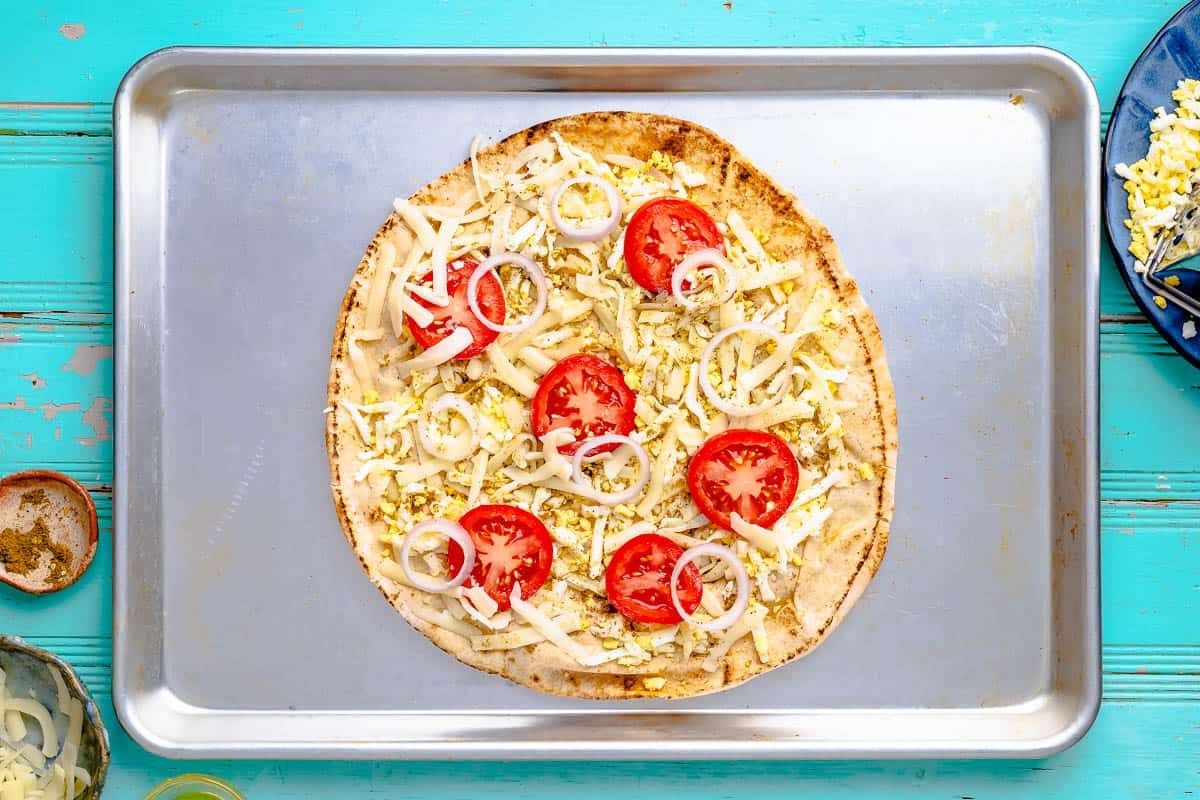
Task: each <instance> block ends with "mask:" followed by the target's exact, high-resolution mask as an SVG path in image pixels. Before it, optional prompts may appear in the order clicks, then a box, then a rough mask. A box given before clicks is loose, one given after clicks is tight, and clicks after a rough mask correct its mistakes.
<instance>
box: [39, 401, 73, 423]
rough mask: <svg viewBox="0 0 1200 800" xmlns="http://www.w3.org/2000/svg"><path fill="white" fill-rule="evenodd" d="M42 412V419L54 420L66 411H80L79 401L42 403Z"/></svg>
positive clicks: (40, 407)
mask: <svg viewBox="0 0 1200 800" xmlns="http://www.w3.org/2000/svg"><path fill="white" fill-rule="evenodd" d="M38 408H39V409H41V412H42V419H46V420H52V419H54V418H55V417H57V416H58V415H59V414H61V413H63V412H64V411H79V410H80V405H79V403H42V404H41V405H40V406H38Z"/></svg>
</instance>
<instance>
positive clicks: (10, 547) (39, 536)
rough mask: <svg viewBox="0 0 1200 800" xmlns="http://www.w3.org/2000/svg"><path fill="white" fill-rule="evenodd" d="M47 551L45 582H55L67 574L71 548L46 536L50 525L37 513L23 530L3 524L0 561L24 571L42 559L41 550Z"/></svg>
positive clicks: (69, 565) (25, 572) (63, 579)
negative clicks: (29, 526)
mask: <svg viewBox="0 0 1200 800" xmlns="http://www.w3.org/2000/svg"><path fill="white" fill-rule="evenodd" d="M46 552H48V553H50V575H49V576H48V578H47V582H48V583H50V584H58V583H61V582H62V581H65V580H66V579H67V578H69V577H70V575H71V548H69V547H67V546H66V545H62V544H57V543H56V542H55V541H54V540H53V539H51V538H50V529H49V528H47V527H46V523H45V522H44V521H43V520H42V518H41V517H38V518H37V519H36V520H35V521H34V523H33V527H32V528H30V529H29V530H27V531H19V530H17V529H16V528H5V529H4V530H2V531H0V564H3V565H4V568H5V569H6V570H7V571H9V572H12V573H15V574H17V575H28V574H29V573H31V572H33V571H34V570H36V569H37V568H38V565H39V564H41V562H42V554H43V553H46Z"/></svg>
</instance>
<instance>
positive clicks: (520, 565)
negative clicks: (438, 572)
mask: <svg viewBox="0 0 1200 800" xmlns="http://www.w3.org/2000/svg"><path fill="white" fill-rule="evenodd" d="M458 524H459V525H462V526H463V528H464V529H465V530H466V531H467V533H468V534H470V535H471V541H473V542H474V543H475V568H474V569H473V570H471V577H469V578H467V581H466V584H465V585H467V586H482V587H483V590H484V591H485V592H487V593H488V596H489V597H491V598H492V599H493V600H495V601H496V605H498V606H499V607H500V610H501V611H503V610H505V609H506V608H508V607H509V606H510V605H511V601H510V597H511V595H512V590H513V584H515V583H519V584H521V597H522V599H525V600H528V599H529V598H530V597H533V593H534V592H536V591H537V590H538V589H540V588H542V584H543V583H545V582H546V578H548V577H549V576H550V564H551V563H552V562H553V561H554V542H553V541H552V540H551V539H550V531H548V530H546V526H545V525H543V524H542V521H541V520H540V519H538V518H537V517H535V516H534V515H533V514H530V513H529V512H528V511H526V510H525V509H523V508H517V507H516V506H507V505H487V506H476V507H475V508H472V509H471V510H470V511H468V512H467V513H466V514H463V515H462V519H460V520H459V521H458ZM447 555H448V556H449V561H450V574H451V575H457V574H458V571H459V569H461V568H462V563H463V551H462V548H461V547H459V546H458V544H457V543H456V542H454V541H453V540H452V541H451V542H450V546H449V552H448V553H447Z"/></svg>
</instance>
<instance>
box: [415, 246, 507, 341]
mask: <svg viewBox="0 0 1200 800" xmlns="http://www.w3.org/2000/svg"><path fill="white" fill-rule="evenodd" d="M478 266H479V265H478V264H476V263H475V262H474V261H469V260H467V259H465V258H464V259H460V260H458V261H454V262H452V263H450V264H449V265H447V269H446V291H447V292H448V293H449V295H450V303H449V304H448V305H445V306H435V305H433V304H432V303H429V302H426V301H425V300H424V299H422V298H420V297H418V296H417V295H415V294H414V295H413V296H412V298H413V300H415V301H417V303H418V304H420V305H422V306H424V307H425V308H428V309H429V310H430V311H431V312H433V322H431V323H429V327H427V328H422V327H421V326H419V325H417V324H416V323H415V322H413V318H412V317H411V316H410V317H408V330H409V331H410V332H411V333H412V335H413V338H414V339H416V340H417V344H419V345H421V347H425V348H428V347H432V346H433V345H435V344H437V343H438V342H440V341H441V340H442V339H445V338H446V337H447V336H449V335H450V334H451V333H453V332H454V329H455V328H466V329H467V330H469V331H470V332H471V337H472V338H473V339H474V340H475V341H474V342H473V343H472V344H471V345H469V346H468V347H467V349H466V350H464V351H462V352H461V353H459V354H458V355H457V356H456V358H460V359H467V358H474V357H475V356H477V355H479V354H480V353H482V352H483V349H484V348H485V347H487V346H488V345H489V344H491V343H492V342H494V341H496V337H497V336H499V334H498V333H497V332H496V331H494V330H491V329H490V328H486V327H484V325H483V323H482V322H480V321H479V317H477V316H475V312H473V311H471V306H470V305H469V304H468V303H467V282H468V281H469V280H470V279H471V273H472V272H474V271H475V268H476V267H478ZM421 284H422V285H424V286H428V287H429V288H430V289H432V288H433V273H432V272H430V273H428V274H426V275H425V277H423V278H421ZM477 294H478V296H479V310H480V311H482V312H483V314H484V316H486V317H487V318H488V319H489V320H491V321H492V322H494V323H496V324H497V325H503V324H504V317H505V315H506V314H507V313H508V308H507V306H505V304H504V288H503V287H502V286H500V279H499V278H497V277H496V274H495V273H494V272H489V273H488V274H487V275H484V276H483V277H482V278H480V279H479V290H478V292H477Z"/></svg>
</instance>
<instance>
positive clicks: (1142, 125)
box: [1104, 0, 1200, 367]
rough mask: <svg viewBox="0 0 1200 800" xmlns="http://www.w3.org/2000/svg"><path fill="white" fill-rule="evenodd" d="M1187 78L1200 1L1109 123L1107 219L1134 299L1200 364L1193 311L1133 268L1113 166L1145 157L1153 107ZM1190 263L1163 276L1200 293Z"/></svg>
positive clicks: (1197, 50)
mask: <svg viewBox="0 0 1200 800" xmlns="http://www.w3.org/2000/svg"><path fill="white" fill-rule="evenodd" d="M1182 78H1196V79H1200V0H1192V2H1191V3H1188V4H1187V5H1186V6H1184V8H1183V10H1182V11H1180V12H1179V13H1178V14H1176V15H1175V16H1174V17H1172V18H1171V21H1170V22H1168V23H1167V24H1166V25H1165V26H1164V27H1163V29H1162V30H1161V31H1159V32H1158V35H1157V36H1155V37H1154V40H1153V41H1152V42H1150V46H1149V47H1147V48H1146V50H1145V51H1144V52H1143V53H1142V54H1141V56H1139V57H1138V60H1137V61H1135V62H1134V64H1133V69H1131V70H1130V71H1129V77H1127V78H1126V79H1125V85H1124V86H1123V87H1121V94H1120V96H1119V97H1118V98H1117V105H1116V107H1115V108H1114V109H1113V114H1112V121H1111V122H1109V125H1108V138H1107V139H1106V140H1105V142H1104V221H1105V225H1106V226H1107V228H1108V242H1109V244H1110V245H1112V249H1113V256H1114V257H1115V258H1116V260H1117V265H1118V266H1119V267H1120V270H1121V276H1122V277H1123V278H1124V279H1125V285H1126V286H1128V287H1129V291H1130V293H1132V294H1133V299H1134V300H1136V301H1137V304H1138V306H1140V307H1141V309H1142V312H1143V313H1144V314H1145V315H1146V316H1147V317H1149V319H1150V322H1151V323H1152V324H1153V325H1154V327H1155V328H1157V329H1158V332H1159V333H1161V334H1162V336H1163V338H1164V339H1166V340H1167V341H1168V342H1170V343H1171V346H1172V347H1174V348H1175V349H1176V350H1178V351H1179V353H1180V354H1181V355H1182V356H1183V357H1184V358H1186V359H1187V360H1188V361H1190V362H1192V363H1193V364H1195V365H1196V366H1197V367H1200V336H1197V337H1196V338H1194V339H1184V338H1183V323H1184V322H1185V321H1187V320H1188V319H1189V318H1190V315H1189V314H1188V313H1187V312H1186V311H1184V310H1183V309H1182V308H1179V307H1178V306H1176V305H1174V304H1172V303H1168V304H1167V307H1166V309H1165V310H1164V309H1160V308H1159V307H1158V306H1156V305H1154V300H1153V297H1154V292H1153V291H1151V290H1150V288H1149V287H1147V286H1146V284H1144V283H1142V278H1141V276H1140V275H1138V274H1137V273H1136V272H1134V270H1133V262H1134V258H1133V256H1132V255H1131V254H1130V252H1129V249H1128V248H1129V231H1128V229H1126V227H1125V224H1124V221H1125V218H1126V216H1127V207H1126V200H1127V195H1126V192H1125V188H1124V186H1123V185H1122V184H1123V183H1124V180H1123V179H1121V178H1120V177H1118V176H1117V174H1116V173H1115V172H1113V166H1114V165H1116V164H1120V163H1122V162H1124V163H1126V164H1132V163H1133V162H1135V161H1138V160H1139V159H1141V158H1142V157H1143V156H1145V155H1146V150H1147V149H1148V148H1149V146H1150V120H1152V119H1153V118H1154V109H1155V108H1156V107H1157V106H1164V107H1166V108H1167V110H1168V111H1169V110H1170V109H1171V108H1173V107H1174V106H1175V101H1174V100H1172V99H1171V92H1172V91H1174V90H1175V84H1176V82H1178V81H1179V80H1180V79H1182ZM1189 261H1190V263H1191V265H1192V267H1193V268H1192V269H1174V270H1164V271H1162V272H1159V273H1158V274H1159V275H1163V276H1165V275H1178V276H1179V279H1180V288H1181V289H1183V290H1184V291H1185V292H1188V293H1189V294H1191V295H1193V296H1195V297H1200V272H1197V271H1195V269H1196V268H1197V267H1200V263H1198V262H1200V258H1197V259H1190V260H1189Z"/></svg>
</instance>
